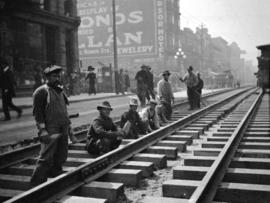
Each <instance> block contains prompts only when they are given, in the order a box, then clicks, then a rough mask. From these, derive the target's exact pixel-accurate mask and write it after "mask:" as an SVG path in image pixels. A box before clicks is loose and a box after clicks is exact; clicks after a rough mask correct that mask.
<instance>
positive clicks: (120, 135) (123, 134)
mask: <svg viewBox="0 0 270 203" xmlns="http://www.w3.org/2000/svg"><path fill="white" fill-rule="evenodd" d="M125 136H126V133H125V131H124V130H120V131H119V132H118V136H117V139H118V140H122V139H123V138H124V137H125Z"/></svg>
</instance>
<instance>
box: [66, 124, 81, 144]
mask: <svg viewBox="0 0 270 203" xmlns="http://www.w3.org/2000/svg"><path fill="white" fill-rule="evenodd" d="M68 136H69V139H70V141H71V142H72V143H73V144H75V143H77V142H79V140H78V139H77V138H76V137H75V135H74V132H73V129H72V128H71V127H70V128H69V132H68Z"/></svg>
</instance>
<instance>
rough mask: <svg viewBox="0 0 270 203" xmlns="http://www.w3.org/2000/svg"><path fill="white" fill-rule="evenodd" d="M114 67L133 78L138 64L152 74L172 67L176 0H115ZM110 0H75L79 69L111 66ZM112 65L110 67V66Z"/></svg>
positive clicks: (175, 46) (176, 37)
mask: <svg viewBox="0 0 270 203" xmlns="http://www.w3.org/2000/svg"><path fill="white" fill-rule="evenodd" d="M115 4H116V33H117V34H116V35H117V36H116V38H117V54H118V67H117V68H118V69H120V68H123V69H127V70H128V71H129V72H130V74H131V76H132V77H133V76H134V75H135V73H136V72H137V71H138V70H139V67H140V66H141V65H142V64H147V65H150V66H152V70H153V71H154V73H155V74H158V73H160V72H162V71H163V70H164V69H168V68H169V69H171V70H172V69H173V68H177V67H176V61H175V59H174V56H175V53H176V52H177V50H178V48H179V35H178V33H179V0H132V1H131V0H115ZM111 8H112V0H100V1H96V0H78V15H79V16H80V17H81V22H82V23H81V25H80V27H79V34H78V35H79V51H80V60H81V64H82V69H84V70H86V68H87V66H89V65H93V66H94V67H96V68H99V67H102V66H103V64H104V65H106V66H109V64H111V65H112V66H113V64H114V63H113V53H114V51H113V32H112V30H113V27H112V11H111ZM112 68H114V67H112Z"/></svg>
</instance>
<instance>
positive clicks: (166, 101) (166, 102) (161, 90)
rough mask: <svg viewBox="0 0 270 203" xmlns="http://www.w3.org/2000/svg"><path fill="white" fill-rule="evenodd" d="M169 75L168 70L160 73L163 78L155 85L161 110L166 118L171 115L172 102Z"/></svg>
mask: <svg viewBox="0 0 270 203" xmlns="http://www.w3.org/2000/svg"><path fill="white" fill-rule="evenodd" d="M170 75H171V73H170V71H168V70H166V71H164V72H163V73H162V76H163V79H162V80H160V81H159V82H158V85H157V92H158V96H159V99H160V103H161V105H162V111H163V113H164V115H165V117H166V119H167V120H169V119H170V118H171V116H172V104H173V103H174V96H173V92H172V87H171V84H170V82H169V77H170Z"/></svg>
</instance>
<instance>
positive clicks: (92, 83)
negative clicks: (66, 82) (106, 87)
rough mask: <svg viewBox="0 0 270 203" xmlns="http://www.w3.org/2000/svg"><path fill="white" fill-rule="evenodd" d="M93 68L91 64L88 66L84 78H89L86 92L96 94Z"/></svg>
mask: <svg viewBox="0 0 270 203" xmlns="http://www.w3.org/2000/svg"><path fill="white" fill-rule="evenodd" d="M94 70H95V68H94V67H93V66H88V71H89V73H88V74H87V76H86V78H85V80H87V79H89V89H88V94H89V95H91V94H94V95H96V93H97V92H96V78H97V77H96V74H95V73H94Z"/></svg>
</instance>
